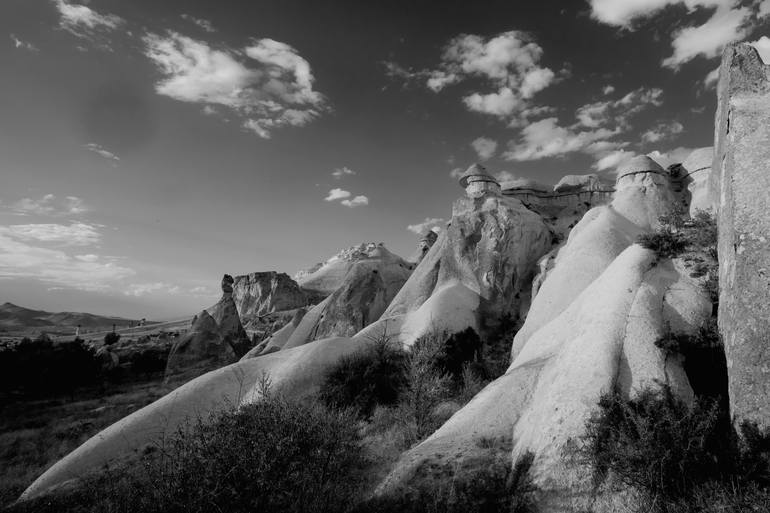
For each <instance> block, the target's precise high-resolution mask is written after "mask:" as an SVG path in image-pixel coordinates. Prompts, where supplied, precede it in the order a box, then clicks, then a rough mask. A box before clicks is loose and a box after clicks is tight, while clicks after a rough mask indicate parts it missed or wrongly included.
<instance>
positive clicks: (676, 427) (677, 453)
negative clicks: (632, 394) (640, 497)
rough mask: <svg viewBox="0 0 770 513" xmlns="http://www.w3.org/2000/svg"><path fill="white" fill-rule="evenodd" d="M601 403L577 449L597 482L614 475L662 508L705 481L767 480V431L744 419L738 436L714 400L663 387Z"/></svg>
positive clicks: (708, 484) (744, 483)
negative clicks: (688, 398)
mask: <svg viewBox="0 0 770 513" xmlns="http://www.w3.org/2000/svg"><path fill="white" fill-rule="evenodd" d="M599 407H600V409H599V411H598V412H597V413H596V414H595V415H593V416H592V417H591V418H590V419H589V421H588V422H587V424H586V435H585V438H584V439H583V442H584V444H583V445H582V446H581V447H580V448H579V449H578V452H579V455H580V456H581V457H582V458H583V461H584V462H587V463H590V464H591V465H592V466H593V468H594V472H595V473H594V477H595V480H596V483H597V484H599V483H600V482H601V481H603V480H604V479H605V478H606V477H607V476H608V475H612V476H613V477H614V478H616V479H618V480H620V481H621V482H622V483H624V484H626V485H629V486H632V487H633V488H635V489H637V490H639V491H641V492H642V493H643V494H644V495H645V496H646V497H648V498H649V499H650V500H651V502H655V503H656V504H657V508H658V510H659V511H664V512H665V511H679V510H677V509H676V508H677V507H681V504H682V501H683V500H684V501H685V502H687V501H688V500H689V499H690V498H691V497H693V496H694V494H696V492H699V491H701V492H702V491H703V490H705V489H706V488H708V487H715V486H716V487H717V488H720V487H721V488H725V487H726V486H731V487H733V488H736V487H743V486H753V485H760V486H765V485H767V484H768V481H767V478H768V474H767V471H768V469H769V468H770V467H768V455H770V437H768V435H767V434H765V433H760V432H759V430H758V429H757V428H756V427H754V426H752V425H749V424H744V425H743V426H742V427H741V436H738V434H737V433H735V431H734V430H733V428H732V424H731V423H730V419H729V416H728V414H727V413H726V412H725V411H724V410H722V409H721V408H720V406H719V403H717V402H715V401H698V402H696V403H695V404H694V405H693V406H688V405H687V404H685V403H684V402H682V401H681V400H679V399H678V398H676V397H675V396H674V395H673V393H672V392H671V390H670V389H668V388H663V389H661V390H659V391H652V390H645V391H643V392H642V393H640V394H639V396H638V397H637V398H635V399H632V400H628V401H626V400H623V399H622V398H621V397H620V396H619V395H618V394H610V395H605V396H604V397H602V398H601V400H600V402H599ZM677 504H679V506H677Z"/></svg>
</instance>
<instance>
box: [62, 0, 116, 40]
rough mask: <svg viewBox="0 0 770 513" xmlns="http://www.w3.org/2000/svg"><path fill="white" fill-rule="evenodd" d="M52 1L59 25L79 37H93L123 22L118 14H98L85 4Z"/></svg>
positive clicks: (64, 0) (65, 0)
mask: <svg viewBox="0 0 770 513" xmlns="http://www.w3.org/2000/svg"><path fill="white" fill-rule="evenodd" d="M53 3H54V5H55V6H56V9H57V10H58V11H59V26H60V27H61V28H62V29H64V30H66V31H67V32H69V33H70V34H72V35H74V36H77V37H80V38H84V39H94V38H95V37H96V36H98V35H100V34H103V33H106V32H111V31H113V30H115V29H117V28H118V27H119V26H121V25H122V24H123V23H125V20H123V18H121V17H119V16H115V15H114V14H99V13H98V12H96V11H94V10H93V9H91V8H90V7H88V6H86V5H82V4H73V3H70V2H68V1H67V0H54V1H53Z"/></svg>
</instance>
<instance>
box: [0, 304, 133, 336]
mask: <svg viewBox="0 0 770 513" xmlns="http://www.w3.org/2000/svg"><path fill="white" fill-rule="evenodd" d="M129 322H135V321H132V320H131V319H124V318H122V317H103V316H101V315H94V314H90V313H82V312H59V313H51V312H44V311H42V310H30V309H29V308H24V307H23V306H17V305H14V304H13V303H4V304H3V305H0V329H6V330H9V329H22V328H46V327H48V328H58V327H65V326H77V325H80V326H82V327H83V328H99V327H103V326H111V325H113V324H117V325H119V326H125V325H126V324H127V323H129Z"/></svg>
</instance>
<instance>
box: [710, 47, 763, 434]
mask: <svg viewBox="0 0 770 513" xmlns="http://www.w3.org/2000/svg"><path fill="white" fill-rule="evenodd" d="M718 96H719V104H718V108H717V118H716V134H715V135H716V142H715V144H716V147H715V152H714V165H713V172H712V174H711V180H710V183H709V187H710V195H711V198H712V201H713V203H714V205H715V206H716V210H717V213H718V222H719V225H718V226H719V288H720V293H719V331H720V332H721V334H722V338H723V340H724V344H725V355H726V357H727V368H728V380H729V393H730V409H731V414H732V416H733V417H734V418H735V420H736V422H740V421H743V420H749V421H754V422H757V423H758V424H759V425H760V426H761V427H769V426H770V401H768V397H770V214H769V213H770V66H768V65H765V64H764V63H763V62H762V59H761V58H760V56H759V54H758V53H757V51H756V50H755V49H754V48H753V47H751V46H748V45H745V44H737V45H731V46H728V47H727V48H726V49H725V51H724V55H723V56H722V66H721V68H720V70H719V87H718Z"/></svg>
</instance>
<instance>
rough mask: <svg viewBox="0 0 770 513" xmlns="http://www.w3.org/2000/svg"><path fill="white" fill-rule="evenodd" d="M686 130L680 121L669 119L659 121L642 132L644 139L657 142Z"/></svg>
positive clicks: (647, 141) (648, 141)
mask: <svg viewBox="0 0 770 513" xmlns="http://www.w3.org/2000/svg"><path fill="white" fill-rule="evenodd" d="M683 131H684V126H683V125H682V123H680V122H679V121H669V122H667V123H659V124H658V125H657V126H655V127H654V128H650V129H649V130H647V131H646V132H644V133H643V134H642V141H644V142H646V143H656V142H659V141H662V140H664V139H671V138H673V137H674V136H676V135H679V134H681V133H682V132H683Z"/></svg>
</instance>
